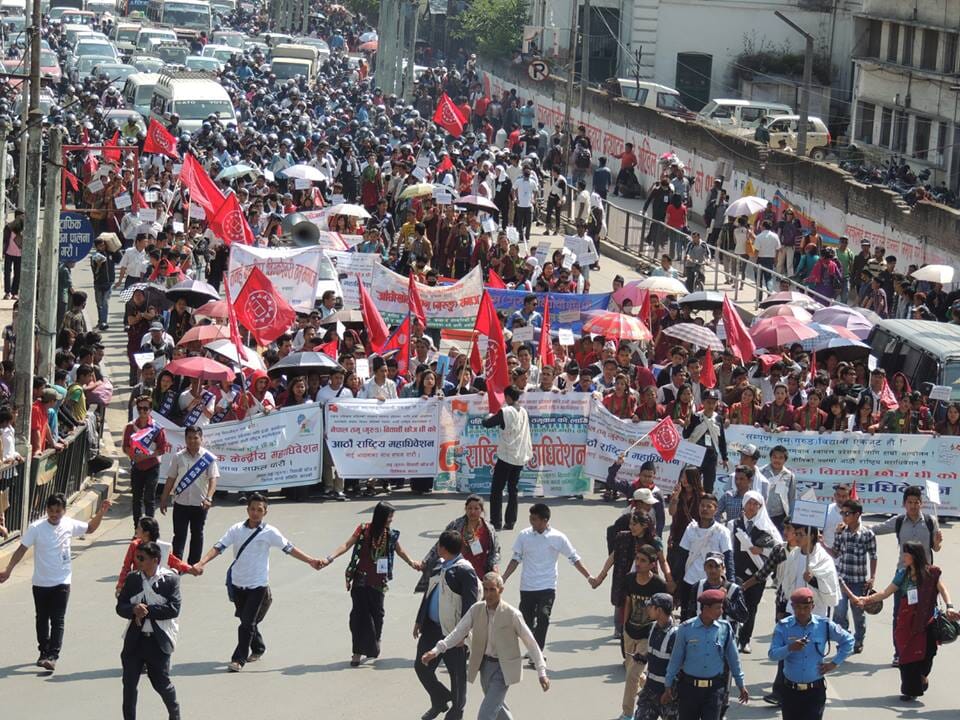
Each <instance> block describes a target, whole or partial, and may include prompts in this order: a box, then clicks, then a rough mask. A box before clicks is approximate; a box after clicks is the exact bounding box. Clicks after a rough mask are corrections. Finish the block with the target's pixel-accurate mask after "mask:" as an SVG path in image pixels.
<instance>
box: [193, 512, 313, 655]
mask: <svg viewBox="0 0 960 720" xmlns="http://www.w3.org/2000/svg"><path fill="white" fill-rule="evenodd" d="M266 515H267V499H266V498H265V497H264V496H263V495H261V494H260V493H251V494H250V495H249V496H248V497H247V519H246V520H245V521H243V522H239V523H237V524H236V525H234V526H232V527H231V528H230V529H229V530H227V532H226V533H224V535H223V537H222V538H220V539H219V540H218V541H217V543H216V544H215V545H214V546H213V547H212V548H210V549H209V550H208V551H207V554H206V555H204V556H203V559H202V560H200V561H199V562H197V563H196V564H195V565H194V567H195V568H198V569H200V570H202V569H203V567H204V566H205V565H206V564H207V563H208V562H210V561H211V560H213V559H214V558H215V557H217V555H219V554H221V553H222V552H223V551H224V550H226V549H227V548H228V547H230V546H231V545H232V546H233V562H232V563H231V564H230V567H229V568H227V594H228V595H230V598H231V600H233V604H234V606H235V607H236V609H237V612H236V616H237V617H238V618H239V619H240V628H239V630H238V631H237V647H236V648H235V649H234V651H233V657H232V658H231V660H230V665H228V666H227V668H228V670H229V671H230V672H240V671H241V670H242V669H243V666H244V665H246V664H247V663H248V662H256V661H257V660H259V659H260V658H261V657H262V656H263V653H264V652H265V651H266V649H267V646H266V645H265V644H264V642H263V636H262V635H261V634H260V629H259V627H258V625H259V623H261V622H262V621H263V618H264V616H266V614H267V610H268V609H269V608H270V602H271V598H270V586H269V582H270V550H271V548H280V549H281V550H282V551H283V552H284V553H285V554H287V555H290V556H291V557H294V558H296V559H297V560H301V561H302V562H305V563H307V565H309V566H310V567H312V568H313V569H314V570H319V569H320V568H322V567H323V566H324V565H326V563H325V562H324V561H323V560H321V559H319V558H314V557H311V556H310V555H307V554H306V553H305V552H303V551H302V550H300V549H299V548H296V547H294V545H293V543H291V542H290V541H289V540H287V538H285V537H284V536H283V534H282V533H281V532H280V531H279V530H277V529H276V528H275V527H272V526H270V525H267V524H266V523H265V522H264V521H263V519H264V518H265V517H266Z"/></svg>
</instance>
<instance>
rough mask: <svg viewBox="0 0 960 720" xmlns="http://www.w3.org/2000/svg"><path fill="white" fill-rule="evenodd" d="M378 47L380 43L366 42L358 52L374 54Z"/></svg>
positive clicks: (374, 41)
mask: <svg viewBox="0 0 960 720" xmlns="http://www.w3.org/2000/svg"><path fill="white" fill-rule="evenodd" d="M379 45H380V43H379V42H378V41H376V40H368V41H367V42H365V43H363V44H361V45H360V50H361V51H362V52H376V51H377V48H378V47H379Z"/></svg>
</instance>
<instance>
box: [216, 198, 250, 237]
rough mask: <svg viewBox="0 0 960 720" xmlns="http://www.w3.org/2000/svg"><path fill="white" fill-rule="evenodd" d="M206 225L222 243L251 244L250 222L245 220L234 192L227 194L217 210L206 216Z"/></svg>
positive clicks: (245, 217)
mask: <svg viewBox="0 0 960 720" xmlns="http://www.w3.org/2000/svg"><path fill="white" fill-rule="evenodd" d="M207 225H209V226H210V229H211V230H213V233H214V235H216V236H217V237H218V238H220V239H221V240H223V243H224V245H231V244H233V243H239V244H240V245H253V241H254V237H253V230H251V229H250V223H248V222H247V216H246V215H244V213H243V208H242V207H240V201H239V200H238V199H237V195H236V193H230V194H229V195H227V198H226V200H224V201H223V202H222V203H220V207H219V208H217V211H216V212H215V213H213V214H212V215H208V216H207Z"/></svg>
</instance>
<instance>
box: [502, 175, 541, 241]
mask: <svg viewBox="0 0 960 720" xmlns="http://www.w3.org/2000/svg"><path fill="white" fill-rule="evenodd" d="M508 172H509V170H508ZM539 191H540V183H539V182H538V181H537V177H536V175H534V174H533V173H532V172H531V170H530V166H529V165H526V166H524V168H523V174H522V175H521V176H520V177H518V178H517V179H516V182H514V183H513V201H514V203H516V209H515V210H514V215H513V224H514V227H516V228H517V232H518V233H519V235H520V240H521V241H523V240H526V241H527V242H530V227H531V226H532V225H533V204H534V202H536V199H537V193H538V192H539Z"/></svg>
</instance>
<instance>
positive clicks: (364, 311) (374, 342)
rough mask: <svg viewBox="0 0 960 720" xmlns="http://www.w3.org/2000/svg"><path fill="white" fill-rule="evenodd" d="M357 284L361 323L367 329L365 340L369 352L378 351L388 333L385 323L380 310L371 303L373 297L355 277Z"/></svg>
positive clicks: (385, 340)
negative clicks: (368, 344) (358, 287)
mask: <svg viewBox="0 0 960 720" xmlns="http://www.w3.org/2000/svg"><path fill="white" fill-rule="evenodd" d="M357 284H358V285H359V286H360V315H361V317H363V325H364V327H365V328H366V329H367V342H369V343H370V347H369V348H367V350H368V351H369V352H380V349H381V348H382V347H383V344H384V343H385V342H387V338H388V337H390V333H389V332H387V324H386V323H385V322H384V321H383V317H381V315H380V311H379V310H377V306H376V305H374V303H373V298H372V297H370V293H368V292H367V288H365V287H364V285H363V280H361V279H359V278H357Z"/></svg>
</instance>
